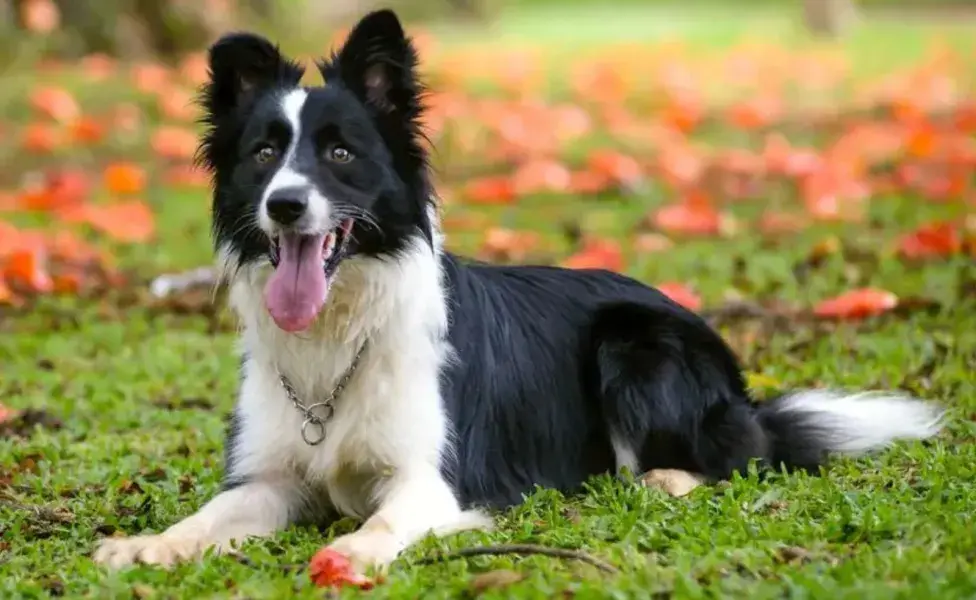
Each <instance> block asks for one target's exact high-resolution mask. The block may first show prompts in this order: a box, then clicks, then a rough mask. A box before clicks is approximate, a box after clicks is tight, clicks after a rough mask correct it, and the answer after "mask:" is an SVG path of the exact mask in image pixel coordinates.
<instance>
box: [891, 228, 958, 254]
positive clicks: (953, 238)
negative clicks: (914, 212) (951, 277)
mask: <svg viewBox="0 0 976 600" xmlns="http://www.w3.org/2000/svg"><path fill="white" fill-rule="evenodd" d="M961 249H962V235H961V234H960V232H959V228H958V227H956V226H955V225H954V224H952V223H946V222H938V223H928V224H926V225H922V226H921V227H919V228H918V229H916V230H915V231H914V232H912V233H909V234H907V235H904V236H902V238H901V239H900V240H899V241H898V254H899V255H900V256H901V257H902V258H905V259H908V260H916V259H924V258H945V257H948V256H952V255H953V254H956V253H958V252H959V251H960V250H961Z"/></svg>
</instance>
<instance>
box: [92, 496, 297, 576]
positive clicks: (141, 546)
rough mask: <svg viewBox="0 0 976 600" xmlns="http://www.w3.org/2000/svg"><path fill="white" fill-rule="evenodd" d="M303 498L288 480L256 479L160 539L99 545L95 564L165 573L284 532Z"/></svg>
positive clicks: (219, 498)
mask: <svg viewBox="0 0 976 600" xmlns="http://www.w3.org/2000/svg"><path fill="white" fill-rule="evenodd" d="M302 497H303V494H302V490H301V489H300V487H299V486H298V484H296V483H295V482H293V481H290V480H288V479H285V478H268V479H255V480H252V481H249V482H247V483H244V484H242V485H240V486H239V487H236V488H233V489H230V490H227V491H224V492H221V493H220V494H218V495H217V496H216V497H214V498H213V499H212V500H211V501H210V502H208V503H207V504H206V505H204V506H203V508H201V509H200V510H199V511H197V512H196V513H195V514H193V515H191V516H189V517H187V518H186V519H184V520H182V521H180V522H179V523H177V524H175V525H173V526H172V527H170V528H169V529H167V530H166V531H164V532H163V533H161V534H158V535H140V536H134V537H128V538H125V537H123V538H109V539H106V540H103V541H102V543H101V544H100V545H99V547H98V548H97V550H96V551H95V554H94V559H95V561H96V562H98V563H101V564H104V565H107V566H109V567H112V568H120V567H124V566H127V565H131V564H134V563H143V564H153V565H160V566H163V567H169V566H171V565H173V564H174V563H176V562H179V561H182V560H190V559H193V558H196V557H199V556H200V555H201V554H203V552H204V551H205V550H206V549H208V548H216V549H217V550H218V551H220V550H221V549H227V548H229V547H230V544H231V541H237V542H238V543H239V542H242V541H244V539H246V538H248V537H260V536H266V535H270V534H271V533H273V532H274V531H277V530H279V529H282V528H284V527H285V526H286V525H288V524H289V523H290V522H291V521H292V520H293V519H294V518H295V516H296V513H297V511H298V510H299V509H300V502H301V499H302Z"/></svg>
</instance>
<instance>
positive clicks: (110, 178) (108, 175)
mask: <svg viewBox="0 0 976 600" xmlns="http://www.w3.org/2000/svg"><path fill="white" fill-rule="evenodd" d="M102 179H103V180H104V182H105V189H107V190H108V191H110V192H112V193H113V194H138V193H140V192H142V191H143V190H144V189H145V188H146V171H145V169H143V168H142V167H140V166H139V165H136V164H133V163H129V162H116V163H112V164H110V165H109V166H107V167H105V172H104V173H103V174H102Z"/></svg>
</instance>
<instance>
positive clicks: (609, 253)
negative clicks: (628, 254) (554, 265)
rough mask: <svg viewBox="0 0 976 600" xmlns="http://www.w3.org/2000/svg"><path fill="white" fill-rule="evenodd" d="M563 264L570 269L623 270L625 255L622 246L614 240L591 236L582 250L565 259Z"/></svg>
mask: <svg viewBox="0 0 976 600" xmlns="http://www.w3.org/2000/svg"><path fill="white" fill-rule="evenodd" d="M562 266H563V267H566V268H569V269H607V270H609V271H622V270H623V268H624V257H623V252H622V251H621V250H620V246H619V245H618V244H617V243H616V242H614V241H613V240H603V239H597V238H591V239H589V240H587V241H586V243H585V244H584V245H583V248H582V249H581V250H579V251H578V252H577V253H576V254H573V255H572V256H570V257H569V258H567V259H566V260H564V261H563V262H562Z"/></svg>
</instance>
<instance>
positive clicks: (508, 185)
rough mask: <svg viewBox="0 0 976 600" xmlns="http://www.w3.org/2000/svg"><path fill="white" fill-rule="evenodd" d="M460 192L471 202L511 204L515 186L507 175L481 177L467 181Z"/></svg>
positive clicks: (513, 198)
mask: <svg viewBox="0 0 976 600" xmlns="http://www.w3.org/2000/svg"><path fill="white" fill-rule="evenodd" d="M462 194H463V196H464V197H465V198H467V199H468V201H469V202H471V203H472V204H511V203H512V202H514V201H515V186H514V184H513V183H512V180H511V178H509V177H502V176H496V177H482V178H479V179H472V180H471V181H469V182H468V183H467V184H466V185H465V186H464V189H463V191H462Z"/></svg>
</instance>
